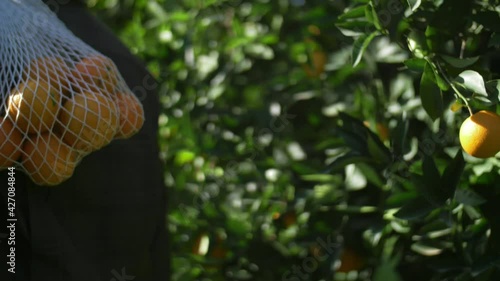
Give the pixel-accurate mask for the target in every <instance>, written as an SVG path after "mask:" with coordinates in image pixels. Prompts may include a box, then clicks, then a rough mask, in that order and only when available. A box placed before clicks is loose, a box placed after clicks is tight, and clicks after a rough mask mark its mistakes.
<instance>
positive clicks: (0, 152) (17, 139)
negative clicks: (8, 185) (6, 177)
mask: <svg viewBox="0 0 500 281" xmlns="http://www.w3.org/2000/svg"><path fill="white" fill-rule="evenodd" d="M22 142H23V136H22V134H21V132H19V131H18V130H17V129H16V128H15V127H14V125H13V124H12V121H10V120H9V119H7V118H0V167H1V168H7V167H11V166H12V165H13V164H14V162H15V161H16V160H17V159H19V157H20V156H21V146H22Z"/></svg>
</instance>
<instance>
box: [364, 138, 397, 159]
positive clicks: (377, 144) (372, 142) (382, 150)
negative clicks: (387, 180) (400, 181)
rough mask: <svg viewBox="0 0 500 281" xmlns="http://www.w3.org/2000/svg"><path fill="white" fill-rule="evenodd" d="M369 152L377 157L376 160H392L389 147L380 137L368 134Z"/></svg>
mask: <svg viewBox="0 0 500 281" xmlns="http://www.w3.org/2000/svg"><path fill="white" fill-rule="evenodd" d="M367 145H368V152H369V153H370V155H371V156H372V157H373V158H374V159H375V161H377V162H380V163H383V164H387V163H389V162H390V161H391V153H390V151H389V149H387V147H386V146H385V145H384V144H383V143H382V141H380V139H379V138H378V137H377V138H374V137H373V136H371V135H368V139H367Z"/></svg>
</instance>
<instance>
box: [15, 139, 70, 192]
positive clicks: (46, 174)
mask: <svg viewBox="0 0 500 281" xmlns="http://www.w3.org/2000/svg"><path fill="white" fill-rule="evenodd" d="M23 152H24V153H23V157H22V165H23V168H24V170H25V171H26V173H27V174H28V175H29V176H30V177H31V179H32V180H33V182H35V183H36V184H38V185H57V184H60V183H61V182H63V181H65V180H67V179H69V178H70V177H71V176H72V175H73V171H74V170H75V166H76V159H77V154H76V153H75V151H73V150H72V149H71V148H70V147H69V146H68V145H66V144H65V143H64V142H63V141H62V140H61V139H59V138H58V137H57V136H56V135H54V134H52V133H49V132H47V133H43V134H41V135H33V136H30V137H29V139H28V140H27V141H26V142H25V144H24V146H23Z"/></svg>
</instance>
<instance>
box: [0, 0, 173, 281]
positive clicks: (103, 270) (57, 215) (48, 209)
mask: <svg viewBox="0 0 500 281" xmlns="http://www.w3.org/2000/svg"><path fill="white" fill-rule="evenodd" d="M56 11H57V12H58V16H59V17H60V19H61V20H62V21H63V22H64V23H65V24H66V25H67V27H68V28H69V29H70V30H71V31H72V32H73V33H74V34H75V35H76V36H78V37H79V38H81V39H82V40H83V41H85V42H86V43H88V44H89V45H90V46H92V47H93V48H95V49H96V50H97V51H99V52H101V53H103V54H104V55H106V56H108V57H110V58H111V59H112V60H113V61H114V62H115V63H116V65H117V66H118V69H119V71H120V73H121V74H122V76H123V78H124V79H125V80H126V82H127V84H128V86H129V87H130V88H131V89H132V90H133V91H134V90H135V91H134V92H135V93H136V95H137V96H138V97H139V99H140V100H141V102H142V103H143V106H144V111H145V114H146V119H145V120H146V121H145V123H144V126H143V128H142V130H141V131H140V132H139V133H138V134H137V135H135V136H134V137H132V138H130V139H127V140H115V141H113V142H112V143H111V144H110V145H108V146H106V147H104V148H103V149H101V150H99V151H97V152H94V153H91V154H90V155H88V156H86V157H85V158H84V159H83V161H82V162H81V163H80V165H79V166H78V167H77V168H76V170H75V173H74V175H73V177H72V178H71V179H69V180H68V181H66V182H64V183H63V184H61V185H59V186H56V187H49V188H47V187H37V186H34V184H33V183H32V182H31V181H30V180H29V179H28V178H27V177H25V176H24V175H23V174H22V173H21V172H20V171H17V173H16V176H15V177H16V191H17V192H16V203H17V205H16V211H17V212H18V213H17V216H18V219H21V218H22V219H24V222H23V221H19V222H18V224H17V229H16V240H17V241H16V255H17V257H16V271H18V272H19V273H18V275H17V280H23V281H25V280H26V281H27V280H33V281H77V280H78V281H79V280H82V281H111V280H116V281H121V280H136V281H148V280H152V281H153V280H154V281H163V280H168V274H169V261H168V255H167V253H168V249H167V233H166V219H165V218H166V195H165V187H164V185H163V180H162V169H161V163H160V160H159V158H158V155H159V154H158V146H157V137H156V132H157V127H158V123H157V119H158V118H157V117H158V113H159V103H158V96H157V93H156V91H155V90H156V89H154V88H156V87H153V84H154V79H152V77H151V75H150V74H149V73H148V72H147V70H146V69H145V67H144V66H143V65H142V64H141V62H139V61H138V59H136V58H135V57H134V56H132V55H131V54H130V52H129V51H128V49H127V48H126V47H125V46H124V45H123V44H121V43H120V42H119V40H118V39H116V37H115V36H114V35H113V34H112V32H110V31H109V30H108V29H107V28H106V27H105V26H103V25H102V24H100V23H99V22H98V21H97V20H96V19H94V18H93V17H92V16H91V15H90V14H89V13H88V12H87V11H85V8H84V7H83V6H82V5H80V4H77V2H71V3H70V4H64V5H59V6H58V7H57V9H56ZM1 174H2V176H1V177H0V186H1V185H5V186H7V176H6V172H2V173H1ZM5 189H6V188H0V190H2V195H3V196H2V199H3V200H2V201H3V202H5V201H6V199H5V198H6V191H5ZM6 209H7V208H6V207H5V210H6ZM2 212H4V211H3V210H2ZM3 221H6V220H3ZM23 224H24V230H23V229H22V228H23V227H22V225H23ZM2 232H4V231H3V229H0V235H1V233H2ZM0 241H1V242H0V247H1V249H2V256H3V257H5V256H6V254H5V255H4V252H5V253H7V252H6V250H8V246H7V245H6V243H5V241H6V240H5V239H2V236H0ZM23 252H24V253H28V255H23V254H22V253H23ZM2 263H3V262H2ZM3 264H5V263H3ZM3 272H5V270H4V271H3ZM2 275H3V274H0V276H2ZM8 276H10V277H12V275H8ZM0 279H1V280H11V279H2V278H1V277H0ZM14 280H16V279H14Z"/></svg>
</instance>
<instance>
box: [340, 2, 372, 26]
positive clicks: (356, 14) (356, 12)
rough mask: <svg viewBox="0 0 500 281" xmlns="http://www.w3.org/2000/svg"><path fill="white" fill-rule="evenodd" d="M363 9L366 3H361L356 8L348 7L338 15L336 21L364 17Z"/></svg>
mask: <svg viewBox="0 0 500 281" xmlns="http://www.w3.org/2000/svg"><path fill="white" fill-rule="evenodd" d="M365 9H366V5H361V6H358V7H356V8H353V9H350V10H349V11H347V12H345V13H343V14H342V15H340V16H339V17H338V21H339V22H340V21H345V20H351V19H358V18H364V17H365Z"/></svg>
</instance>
